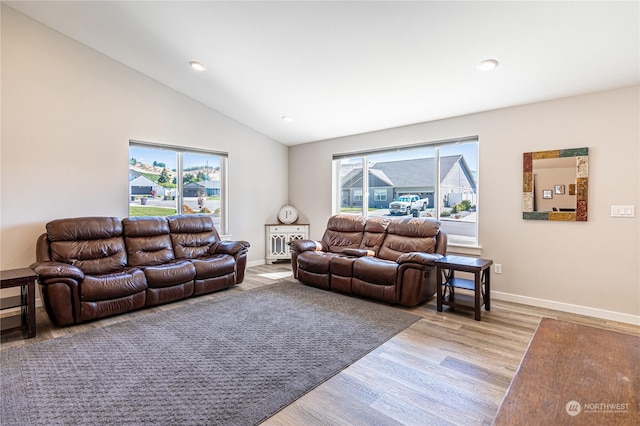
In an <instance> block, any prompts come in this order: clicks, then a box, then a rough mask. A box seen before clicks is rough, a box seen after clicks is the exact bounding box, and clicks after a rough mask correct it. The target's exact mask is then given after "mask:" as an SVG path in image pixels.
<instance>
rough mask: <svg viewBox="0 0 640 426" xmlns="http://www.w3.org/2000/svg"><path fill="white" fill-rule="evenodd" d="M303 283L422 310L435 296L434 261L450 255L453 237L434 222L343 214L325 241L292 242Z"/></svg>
mask: <svg viewBox="0 0 640 426" xmlns="http://www.w3.org/2000/svg"><path fill="white" fill-rule="evenodd" d="M289 246H290V247H291V253H292V256H291V264H292V267H293V274H294V277H296V278H297V279H298V281H300V282H302V283H304V284H307V285H310V286H313V287H318V288H323V289H326V290H335V291H339V292H342V293H346V294H353V295H357V296H362V297H367V298H371V299H376V300H380V301H383V302H387V303H391V304H396V303H397V304H401V305H404V306H415V305H418V304H420V303H422V302H424V301H426V300H427V299H429V298H430V297H432V296H433V295H434V294H435V291H436V273H435V266H434V263H433V261H434V260H435V259H438V258H440V257H442V256H444V255H446V252H447V234H446V233H445V232H444V231H443V230H442V229H441V228H440V222H439V221H437V220H434V219H429V218H413V217H412V218H401V219H390V218H386V217H372V218H364V217H362V216H356V215H348V214H341V215H336V216H333V217H331V218H330V219H329V222H328V223H327V228H326V230H325V232H324V235H323V237H322V241H311V240H297V241H292V242H291V243H290V244H289Z"/></svg>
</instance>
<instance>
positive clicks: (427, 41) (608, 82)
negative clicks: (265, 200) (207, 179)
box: [4, 1, 640, 145]
mask: <svg viewBox="0 0 640 426" xmlns="http://www.w3.org/2000/svg"><path fill="white" fill-rule="evenodd" d="M4 3H5V4H8V5H9V6H10V7H12V8H14V9H16V10H18V11H20V12H22V13H24V14H26V15H29V16H31V17H33V18H34V19H36V20H38V21H40V22H42V23H44V24H46V25H48V26H50V27H52V28H54V29H56V30H58V31H60V32H62V33H64V34H66V35H68V36H69V37H72V38H74V39H76V40H78V41H80V42H82V43H84V44H86V45H88V46H90V47H92V48H94V49H96V50H98V51H100V52H103V53H104V54H105V55H107V56H109V57H111V58H113V59H115V60H116V61H119V62H121V63H123V64H126V65H128V66H129V67H131V68H133V69H136V70H138V71H140V72H141V73H143V74H146V75H147V76H149V77H151V78H153V79H155V80H158V81H160V82H162V83H163V84H165V85H167V86H169V87H172V88H174V89H175V90H177V91H179V92H182V93H184V94H185V95H187V96H190V97H192V98H193V99H196V100H198V101H200V102H202V103H203V104H206V105H208V106H210V107H211V108H214V109H216V110H218V111H220V112H222V113H223V114H225V115H227V116H229V117H231V118H233V119H235V120H237V121H239V122H241V123H243V124H245V125H247V126H249V127H251V128H253V129H255V130H257V131H259V132H261V133H263V134H265V135H267V136H270V137H271V138H273V139H275V140H277V141H280V142H282V143H284V144H287V145H295V144H299V143H305V142H310V141H316V140H322V139H328V138H333V137H339V136H345V135H350V134H357V133H363V132H368V131H373V130H379V129H385V128H390V127H396V126H402V125H407V124H413V123H419V122H424V121H431V120H437V119H442V118H447V117H453V116H459V115H464V114H469V113H474V112H479V111H486V110H491V109H496V108H503V107H509V106H514V105H521V104H526V103H531V102H537V101H542V100H548V99H553V98H560V97H566V96H572V95H577V94H582V93H588V92H594V91H600V90H608V89H612V88H618V87H625V86H631V85H635V84H639V82H640V30H639V27H640V7H639V5H640V3H639V2H638V1H630V2H615V1H603V2H579V1H575V2H574V1H572V2H560V1H553V2H539V1H532V2H523V1H512V2H485V1H470V2H454V1H447V2H436V1H413V2H401V1H389V2H381V1H356V2H346V1H342V2H341V1H318V2H311V1H282V2H271V1H256V2H245V1H235V2H219V1H195V2H186V1H151V2H141V1H124V2H120V1H89V2H80V1H70V2H58V1H43V2H40V1H28V2H16V1H4ZM485 58H496V59H497V60H498V61H500V66H499V67H498V68H497V69H496V70H494V71H492V72H480V71H478V70H476V68H475V66H476V64H477V62H478V61H480V60H482V59H485ZM190 60H197V61H200V62H202V63H203V64H204V65H205V66H206V67H207V69H206V71H204V72H201V73H198V72H196V71H194V70H193V69H191V68H190V67H189V66H188V65H187V63H188V62H189V61H190ZM282 116H290V117H291V118H292V119H293V121H292V122H285V121H283V120H282V119H281V117H282Z"/></svg>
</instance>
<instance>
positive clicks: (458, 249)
mask: <svg viewBox="0 0 640 426" xmlns="http://www.w3.org/2000/svg"><path fill="white" fill-rule="evenodd" d="M449 253H451V254H465V255H469V256H480V255H482V247H481V246H478V245H469V244H461V243H455V242H454V243H449V244H448V245H447V254H449Z"/></svg>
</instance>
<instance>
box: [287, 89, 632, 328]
mask: <svg viewBox="0 0 640 426" xmlns="http://www.w3.org/2000/svg"><path fill="white" fill-rule="evenodd" d="M639 117H640V108H639V88H638V87H631V88H625V89H619V90H612V91H607V92H601V93H594V94H589V95H585V96H577V97H571V98H565V99H559V100H555V101H550V102H542V103H536V104H531V105H525V106H520V107H513V108H507V109H502V110H496V111H489V112H485V113H480V114H474V115H468V116H463V117H458V118H452V119H447V120H440V121H434V122H429V123H422V124H417V125H412V126H406V127H400V128H395V129H388V130H382V131H379V132H373V133H368V134H362V135H355V136H350V137H344V138H338V139H332V140H327V141H321V142H315V143H310V144H305V145H299V146H294V147H291V148H290V150H289V170H290V172H289V173H290V179H289V199H290V201H291V202H292V204H293V205H294V206H296V207H297V208H298V210H299V211H300V213H301V216H302V217H303V218H304V219H306V220H308V221H309V223H310V224H311V234H312V237H313V238H320V237H321V235H322V232H323V230H324V226H325V224H326V221H327V218H328V217H329V216H330V214H331V190H332V188H331V159H332V154H334V153H345V152H350V151H359V150H364V149H372V148H380V147H389V146H394V145H405V144H409V143H417V142H427V141H438V140H444V139H452V138H458V137H465V136H473V135H478V136H479V141H480V159H479V162H480V165H479V168H480V170H479V191H480V192H479V196H480V201H479V220H480V228H479V240H480V241H479V242H480V245H481V246H482V251H481V256H482V257H485V258H489V259H493V260H494V261H495V262H496V263H501V264H502V270H503V273H502V274H500V275H498V274H492V280H493V290H494V292H495V294H494V296H495V297H499V298H503V299H508V300H514V301H518V302H524V303H529V304H535V305H539V306H546V307H551V308H556V309H563V310H567V311H573V312H579V313H586V314H589V315H595V316H600V317H604V318H611V319H617V320H622V321H626V322H633V323H637V324H640V267H639V263H640V261H639V259H640V247H639V241H640V227H639V218H638V210H640V209H638V207H639V204H640V175H639V171H638V170H639V168H640V167H639V164H640V151H639V145H640V120H639ZM584 146H587V147H589V154H590V159H589V221H588V222H586V223H575V222H573V223H570V222H547V221H525V220H522V214H521V203H522V154H523V153H524V152H530V151H544V150H550V149H556V148H577V147H584ZM309 188H313V191H309ZM612 204H631V205H635V206H636V212H637V213H636V217H635V218H634V219H618V218H611V217H610V206H611V205H612Z"/></svg>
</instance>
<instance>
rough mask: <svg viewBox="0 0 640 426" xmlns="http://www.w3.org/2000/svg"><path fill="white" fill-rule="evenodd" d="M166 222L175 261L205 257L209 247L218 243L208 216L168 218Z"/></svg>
mask: <svg viewBox="0 0 640 426" xmlns="http://www.w3.org/2000/svg"><path fill="white" fill-rule="evenodd" d="M167 221H168V222H169V230H170V231H171V243H172V246H173V252H174V254H175V257H176V259H196V258H199V257H203V256H207V255H208V254H209V252H210V250H211V247H212V246H213V245H214V244H215V243H216V242H217V241H220V236H219V235H218V231H217V230H216V228H215V227H214V225H213V219H212V218H211V217H210V216H207V215H178V216H169V217H168V218H167Z"/></svg>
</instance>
